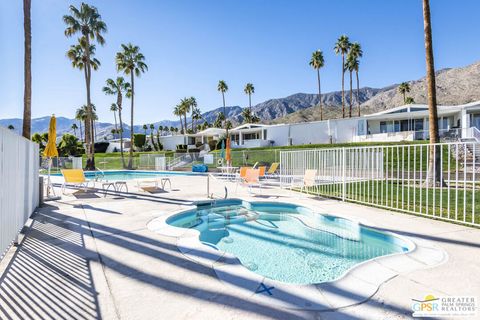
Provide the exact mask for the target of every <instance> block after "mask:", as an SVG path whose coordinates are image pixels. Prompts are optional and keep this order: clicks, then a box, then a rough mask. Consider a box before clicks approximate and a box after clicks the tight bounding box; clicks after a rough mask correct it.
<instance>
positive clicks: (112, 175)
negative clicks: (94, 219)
mask: <svg viewBox="0 0 480 320" xmlns="http://www.w3.org/2000/svg"><path fill="white" fill-rule="evenodd" d="M84 174H85V178H87V179H89V180H91V179H95V177H97V176H100V177H101V176H102V174H103V176H104V177H103V178H102V179H103V180H109V181H116V180H133V179H148V178H155V177H162V176H173V175H180V176H198V175H200V176H201V175H203V174H202V173H197V172H178V171H138V170H118V171H117V170H115V171H103V172H100V171H95V172H93V171H85V172H84ZM52 175H53V176H61V173H55V174H52Z"/></svg>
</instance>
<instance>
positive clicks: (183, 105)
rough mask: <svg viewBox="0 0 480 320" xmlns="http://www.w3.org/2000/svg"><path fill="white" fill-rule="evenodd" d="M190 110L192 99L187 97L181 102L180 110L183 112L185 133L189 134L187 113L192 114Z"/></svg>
mask: <svg viewBox="0 0 480 320" xmlns="http://www.w3.org/2000/svg"><path fill="white" fill-rule="evenodd" d="M190 108H191V101H190V98H187V97H185V98H183V99H182V100H180V109H181V110H182V115H183V120H184V121H185V122H184V126H183V127H184V133H186V132H187V113H189V112H190Z"/></svg>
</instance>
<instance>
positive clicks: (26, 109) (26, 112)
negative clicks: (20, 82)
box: [22, 0, 32, 139]
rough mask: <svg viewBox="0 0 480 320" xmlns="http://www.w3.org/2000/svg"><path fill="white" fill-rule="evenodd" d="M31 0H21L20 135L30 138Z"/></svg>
mask: <svg viewBox="0 0 480 320" xmlns="http://www.w3.org/2000/svg"><path fill="white" fill-rule="evenodd" d="M31 5H32V3H31V0H23V31H24V38H25V39H24V40H25V52H24V62H23V63H24V64H23V68H24V70H23V71H24V88H23V90H24V91H23V126H22V135H23V136H24V137H25V138H27V139H30V135H31V127H32V20H31V17H30V12H31V10H30V9H31Z"/></svg>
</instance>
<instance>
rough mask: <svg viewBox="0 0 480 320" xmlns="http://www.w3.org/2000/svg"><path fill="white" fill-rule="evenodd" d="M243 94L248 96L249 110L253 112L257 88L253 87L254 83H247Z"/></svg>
mask: <svg viewBox="0 0 480 320" xmlns="http://www.w3.org/2000/svg"><path fill="white" fill-rule="evenodd" d="M243 92H245V94H247V95H248V109H250V111H252V94H254V93H255V87H254V86H253V83H247V84H246V85H245V89H243Z"/></svg>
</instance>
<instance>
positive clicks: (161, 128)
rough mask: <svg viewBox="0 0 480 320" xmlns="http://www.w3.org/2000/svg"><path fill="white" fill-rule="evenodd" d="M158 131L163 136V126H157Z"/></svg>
mask: <svg viewBox="0 0 480 320" xmlns="http://www.w3.org/2000/svg"><path fill="white" fill-rule="evenodd" d="M158 131H160V134H163V126H162V125H160V126H158Z"/></svg>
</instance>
